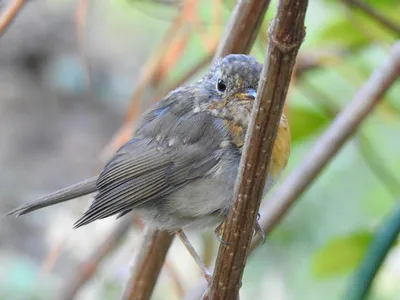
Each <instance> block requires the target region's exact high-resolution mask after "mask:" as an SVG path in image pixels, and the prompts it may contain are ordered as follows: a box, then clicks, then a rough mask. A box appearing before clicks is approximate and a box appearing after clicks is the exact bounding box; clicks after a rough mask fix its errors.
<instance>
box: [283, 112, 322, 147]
mask: <svg viewBox="0 0 400 300" xmlns="http://www.w3.org/2000/svg"><path fill="white" fill-rule="evenodd" d="M289 116H290V118H289V124H290V131H291V135H292V142H296V141H300V140H302V139H305V138H308V137H310V136H312V135H314V134H317V133H318V132H319V130H320V129H321V128H324V127H325V126H326V125H327V124H328V122H329V121H330V118H329V117H327V116H325V115H324V114H322V113H320V112H319V111H317V110H315V109H312V108H309V107H302V106H292V107H291V108H290V115H289Z"/></svg>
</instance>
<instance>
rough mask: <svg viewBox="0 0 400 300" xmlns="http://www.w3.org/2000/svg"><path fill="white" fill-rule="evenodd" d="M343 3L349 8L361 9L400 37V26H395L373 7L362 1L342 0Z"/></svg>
mask: <svg viewBox="0 0 400 300" xmlns="http://www.w3.org/2000/svg"><path fill="white" fill-rule="evenodd" d="M342 1H343V2H344V3H345V4H347V5H349V6H354V7H357V8H359V9H360V10H362V11H363V12H364V13H365V14H367V15H368V16H370V17H371V18H372V19H374V20H375V21H377V22H378V23H379V24H381V25H383V26H384V27H386V28H388V29H390V30H391V31H393V33H395V34H396V35H397V36H400V26H399V25H397V24H394V23H393V22H391V21H389V20H388V19H387V18H386V17H385V16H384V15H382V14H381V13H379V12H377V11H376V10H375V9H373V8H372V7H371V6H369V5H368V4H366V3H365V2H363V1H360V0H342Z"/></svg>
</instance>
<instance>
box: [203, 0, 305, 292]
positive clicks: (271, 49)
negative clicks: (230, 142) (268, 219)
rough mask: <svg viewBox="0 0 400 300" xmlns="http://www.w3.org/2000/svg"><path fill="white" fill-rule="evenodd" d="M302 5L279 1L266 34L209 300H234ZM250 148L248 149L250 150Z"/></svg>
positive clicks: (301, 31) (299, 0) (297, 0)
mask: <svg viewBox="0 0 400 300" xmlns="http://www.w3.org/2000/svg"><path fill="white" fill-rule="evenodd" d="M307 4H308V1H307V0H292V1H288V0H282V1H280V2H279V5H278V11H277V14H276V16H275V18H274V21H273V23H272V26H271V29H270V37H269V44H268V49H267V54H266V60H265V64H264V69H263V71H262V74H261V78H260V83H259V88H258V92H257V99H256V101H255V103H254V106H253V113H252V119H251V121H250V125H249V131H248V132H247V139H246V143H245V146H244V150H243V151H244V153H243V155H242V160H241V166H240V170H239V176H238V181H237V184H236V189H235V204H234V206H233V208H232V209H231V210H230V212H229V215H228V217H227V219H226V221H225V230H224V234H223V237H222V239H223V240H224V241H226V242H227V244H221V246H220V248H219V253H218V258H217V263H216V267H215V271H214V277H213V281H212V284H211V292H210V299H229V300H232V299H237V296H238V293H239V289H240V285H241V279H242V276H243V271H244V266H245V263H246V258H247V254H248V249H249V246H250V242H251V239H252V236H253V228H254V225H255V222H256V217H257V212H258V209H259V206H260V202H261V197H262V192H263V189H264V184H265V180H266V175H267V172H266V171H265V170H268V168H269V164H270V159H271V154H272V146H273V143H274V141H275V137H276V132H277V129H278V124H279V121H280V118H281V114H282V109H283V105H284V102H285V99H286V94H287V90H288V88H289V84H290V79H291V75H292V71H293V67H294V64H295V62H296V56H297V52H298V50H299V48H300V45H301V43H302V41H303V38H304V35H305V27H304V18H305V13H306V9H307ZM250 146H251V147H250Z"/></svg>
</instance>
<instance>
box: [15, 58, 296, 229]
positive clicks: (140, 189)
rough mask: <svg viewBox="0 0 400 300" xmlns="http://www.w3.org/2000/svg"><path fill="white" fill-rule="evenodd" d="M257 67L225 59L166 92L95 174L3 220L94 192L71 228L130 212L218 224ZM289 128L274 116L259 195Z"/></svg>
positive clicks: (169, 221) (166, 220) (283, 152)
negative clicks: (274, 132) (269, 154)
mask: <svg viewBox="0 0 400 300" xmlns="http://www.w3.org/2000/svg"><path fill="white" fill-rule="evenodd" d="M262 68H263V66H262V64H261V63H259V62H258V61H257V60H256V59H255V58H254V57H252V56H249V55H244V54H230V55H227V56H225V57H223V58H221V59H219V60H217V61H216V62H215V63H214V64H213V66H212V67H211V68H210V70H209V71H208V72H207V73H206V74H205V75H204V76H203V77H202V78H201V79H200V80H198V81H196V82H194V83H192V84H188V85H186V86H184V87H179V88H177V89H175V90H173V91H171V92H169V93H168V94H167V95H166V96H165V97H164V98H162V99H161V100H160V101H159V102H158V103H156V104H155V105H154V106H153V107H151V108H150V109H149V110H147V111H146V112H145V113H144V114H143V115H142V117H141V119H140V121H139V124H138V126H137V128H136V130H135V131H134V133H133V135H132V137H131V139H130V140H129V141H128V142H127V143H126V144H124V145H122V146H121V148H120V149H119V150H118V151H117V152H116V153H115V155H114V156H113V157H112V158H111V159H110V160H109V161H108V163H107V164H106V165H105V167H104V169H103V170H102V172H101V173H100V175H98V176H95V177H92V178H89V179H87V180H84V181H82V182H80V183H77V184H74V185H72V186H69V187H67V188H64V189H62V190H59V191H56V192H54V193H52V194H50V195H47V196H45V197H43V198H40V199H38V200H36V201H33V202H30V203H27V204H25V205H23V206H21V207H18V208H16V209H14V210H12V211H11V212H9V213H8V215H17V216H20V215H24V214H27V213H30V212H32V211H35V210H37V209H40V208H44V207H47V206H51V205H54V204H58V203H61V202H65V201H69V200H72V199H75V198H77V197H80V196H83V195H86V194H91V193H96V195H95V196H94V199H93V201H92V203H91V205H90V206H89V208H88V209H87V210H86V211H85V212H84V214H83V215H82V217H81V218H80V219H79V220H78V221H76V223H75V224H74V228H78V227H81V226H83V225H86V224H89V223H91V222H93V221H96V220H99V219H103V218H107V217H110V216H113V215H116V216H117V218H120V217H122V216H124V215H126V214H128V213H130V212H132V211H135V212H136V213H137V214H138V215H139V216H140V217H141V219H142V221H143V223H144V224H145V225H147V226H149V227H154V228H156V229H160V230H167V231H170V232H177V231H180V230H186V229H189V228H195V229H203V228H208V227H210V226H216V225H218V224H221V222H223V221H224V218H225V217H226V215H227V213H228V211H229V209H230V208H231V207H232V205H233V202H234V197H233V193H234V185H235V181H236V177H237V174H238V169H239V164H240V159H241V155H242V149H243V146H244V142H245V138H246V132H247V128H248V125H249V121H250V118H251V112H252V107H253V103H254V100H255V99H256V96H257V88H258V82H259V79H260V74H261V71H262ZM289 154H290V129H289V124H288V121H287V118H286V117H285V115H284V114H282V116H281V119H280V123H279V126H278V131H277V136H276V139H275V142H274V146H273V150H272V157H271V162H270V166H269V169H268V170H267V181H266V189H270V188H271V187H272V185H273V184H274V183H275V182H276V180H277V179H278V178H279V176H280V174H281V173H282V171H283V170H284V169H285V167H286V165H287V162H288V159H289Z"/></svg>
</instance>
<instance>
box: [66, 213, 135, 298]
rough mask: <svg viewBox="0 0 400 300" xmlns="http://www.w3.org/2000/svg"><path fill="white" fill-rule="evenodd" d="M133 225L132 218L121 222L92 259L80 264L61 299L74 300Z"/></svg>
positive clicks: (96, 249)
mask: <svg viewBox="0 0 400 300" xmlns="http://www.w3.org/2000/svg"><path fill="white" fill-rule="evenodd" d="M132 223H133V221H132V218H129V217H127V218H124V219H122V220H121V222H120V223H119V224H118V225H117V226H116V227H115V229H114V230H113V231H112V232H111V234H110V235H109V236H107V238H106V239H105V240H104V241H103V242H102V243H101V244H100V245H99V247H97V248H95V251H94V253H93V254H92V255H91V257H90V258H89V259H87V260H86V261H84V262H83V263H81V264H80V266H79V267H78V271H77V272H74V274H73V276H72V277H71V279H70V280H69V281H68V282H67V283H66V284H65V287H64V291H63V292H62V293H60V295H61V296H60V298H59V299H61V300H71V299H74V297H75V296H76V294H77V292H78V291H79V290H80V288H81V287H82V286H83V285H84V284H85V283H86V282H87V281H88V280H90V279H91V278H92V276H93V275H94V273H95V272H96V270H97V269H98V267H99V264H100V263H101V262H102V261H103V260H104V258H105V257H106V256H107V255H108V254H109V253H111V251H112V250H113V249H114V248H115V247H116V246H117V245H118V243H119V242H120V241H121V240H122V239H123V238H124V237H125V235H126V234H127V232H128V230H129V228H130V227H131V225H132Z"/></svg>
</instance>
